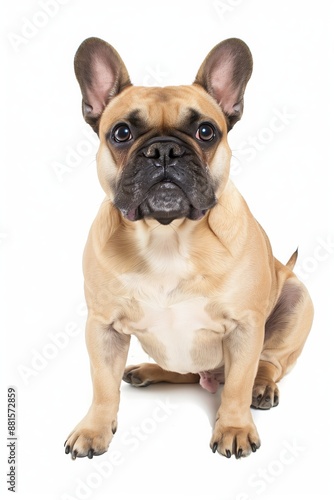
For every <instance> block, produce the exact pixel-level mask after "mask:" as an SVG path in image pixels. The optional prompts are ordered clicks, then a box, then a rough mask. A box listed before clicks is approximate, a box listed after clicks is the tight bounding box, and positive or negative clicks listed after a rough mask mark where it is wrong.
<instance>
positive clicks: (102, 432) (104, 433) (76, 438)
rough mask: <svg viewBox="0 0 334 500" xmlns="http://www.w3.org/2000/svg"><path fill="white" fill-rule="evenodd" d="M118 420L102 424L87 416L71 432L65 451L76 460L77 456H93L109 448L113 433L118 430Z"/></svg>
mask: <svg viewBox="0 0 334 500" xmlns="http://www.w3.org/2000/svg"><path fill="white" fill-rule="evenodd" d="M116 427H117V426H116V421H114V422H111V423H108V424H101V423H99V422H96V423H93V422H92V421H91V419H90V418H87V417H85V418H84V419H83V420H82V421H81V422H80V423H79V424H78V425H77V427H75V429H74V430H73V431H72V432H71V434H70V435H69V436H68V438H67V439H66V441H65V444H64V446H65V453H66V454H70V455H71V458H72V459H73V460H75V459H76V458H77V457H88V458H93V456H94V455H102V454H103V453H105V452H106V451H107V450H108V447H109V444H110V442H111V440H112V437H113V435H114V434H115V432H116Z"/></svg>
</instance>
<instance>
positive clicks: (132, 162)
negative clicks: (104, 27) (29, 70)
mask: <svg viewBox="0 0 334 500" xmlns="http://www.w3.org/2000/svg"><path fill="white" fill-rule="evenodd" d="M74 65H75V73H76V76H77V79H78V81H79V84H80V87H81V91H82V97H83V101H82V111H83V115H84V118H85V120H86V121H87V122H88V123H89V124H90V125H91V126H92V128H93V129H94V130H95V132H97V133H98V135H99V138H100V141H101V143H100V147H99V151H98V156H97V163H98V173H99V179H100V182H101V185H102V187H103V189H104V191H105V192H106V194H107V196H108V197H109V198H110V200H111V201H112V202H113V203H114V205H115V206H116V207H117V208H118V209H119V210H120V212H121V213H122V215H123V216H124V217H125V218H126V219H128V220H130V221H136V220H139V219H146V218H151V219H152V218H153V219H156V220H157V221H158V222H159V223H161V224H169V223H171V222H172V221H173V220H174V219H180V218H188V219H191V220H199V219H201V218H202V217H203V216H204V215H205V214H206V212H207V211H208V210H209V209H210V208H212V207H213V206H214V205H215V204H216V201H217V199H218V198H219V196H220V195H221V193H222V191H223V190H224V187H225V185H226V182H227V179H228V175H229V164H230V157H231V151H230V148H229V146H228V143H227V133H228V132H229V130H230V129H231V128H232V127H233V125H234V124H235V123H236V122H237V121H238V120H239V119H240V118H241V115H242V112H243V95H244V91H245V87H246V84H247V82H248V80H249V78H250V76H251V72H252V56H251V53H250V51H249V49H248V47H247V45H246V44H245V43H244V42H242V41H241V40H238V39H236V38H232V39H229V40H225V41H224V42H221V43H220V44H218V45H217V46H216V47H214V48H213V49H212V50H211V52H210V53H209V54H208V56H207V58H206V59H205V60H204V62H203V64H202V65H201V67H200V69H199V71H198V73H197V76H196V79H195V82H194V83H193V84H192V85H188V86H177V87H163V88H160V87H136V86H133V85H132V84H131V82H130V79H129V75H128V72H127V70H126V67H125V65H124V63H123V61H122V59H121V58H120V56H119V55H118V53H117V52H116V50H115V49H114V48H113V47H111V46H110V45H109V44H107V43H106V42H104V41H103V40H100V39H98V38H89V39H87V40H85V41H84V42H83V43H82V44H81V45H80V47H79V49H78V51H77V53H76V56H75V62H74Z"/></svg>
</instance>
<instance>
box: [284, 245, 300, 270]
mask: <svg viewBox="0 0 334 500" xmlns="http://www.w3.org/2000/svg"><path fill="white" fill-rule="evenodd" d="M297 258H298V248H297V250H296V251H295V252H293V254H292V255H291V257H290V259H289V260H288V262H287V263H286V264H285V265H286V267H288V268H289V269H291V271H292V270H293V268H294V267H295V264H296V261H297Z"/></svg>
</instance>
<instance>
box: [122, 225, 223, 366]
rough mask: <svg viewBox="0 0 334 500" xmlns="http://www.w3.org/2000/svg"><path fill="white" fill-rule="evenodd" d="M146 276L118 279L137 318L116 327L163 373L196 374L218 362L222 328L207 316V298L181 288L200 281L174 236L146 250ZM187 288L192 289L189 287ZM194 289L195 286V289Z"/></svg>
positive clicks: (220, 359)
mask: <svg viewBox="0 0 334 500" xmlns="http://www.w3.org/2000/svg"><path fill="white" fill-rule="evenodd" d="M145 256H146V264H147V265H148V267H149V269H150V272H148V273H128V274H123V275H122V276H120V280H121V281H122V284H123V286H124V287H125V290H126V296H127V298H128V300H130V301H131V302H132V304H133V305H134V306H135V309H136V311H137V312H136V315H135V317H131V313H130V314H129V315H128V317H123V318H122V320H120V321H118V322H117V323H116V324H115V328H116V329H117V330H119V331H122V332H123V333H127V334H134V335H135V336H137V338H138V339H139V341H140V342H141V344H142V346H143V348H144V350H145V351H146V352H147V353H148V354H149V355H150V356H151V357H152V358H153V359H154V360H155V361H156V362H157V363H158V364H160V366H162V367H163V368H165V369H168V370H170V371H177V372H180V373H187V372H199V371H202V370H208V369H212V368H215V367H217V366H219V364H221V362H222V336H223V334H224V333H225V332H226V325H224V324H222V323H221V322H218V321H217V320H214V319H213V318H212V317H211V316H210V314H209V312H208V304H209V299H208V298H207V297H205V296H204V295H201V293H198V292H197V293H189V286H187V288H188V292H187V293H185V291H184V287H183V285H184V283H185V282H186V283H187V285H189V283H191V282H193V283H194V285H195V284H196V282H197V280H198V277H197V276H196V273H195V272H194V268H193V263H192V262H191V261H190V260H189V255H188V252H187V248H186V245H183V247H182V245H181V246H180V242H179V241H177V240H176V239H175V241H173V235H172V234H171V235H170V237H169V238H168V239H167V238H164V239H162V238H160V239H158V241H155V242H151V245H148V246H147V247H146V248H145ZM190 288H191V287H190ZM194 288H196V287H194Z"/></svg>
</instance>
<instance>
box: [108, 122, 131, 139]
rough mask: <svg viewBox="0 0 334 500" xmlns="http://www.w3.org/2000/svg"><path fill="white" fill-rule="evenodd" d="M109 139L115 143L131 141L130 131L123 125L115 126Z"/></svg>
mask: <svg viewBox="0 0 334 500" xmlns="http://www.w3.org/2000/svg"><path fill="white" fill-rule="evenodd" d="M111 137H112V138H113V139H114V141H116V142H126V141H129V140H130V139H132V134H131V130H130V128H129V127H128V125H126V124H125V123H122V124H121V125H117V126H116V127H115V128H114V130H113V131H112V133H111Z"/></svg>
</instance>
